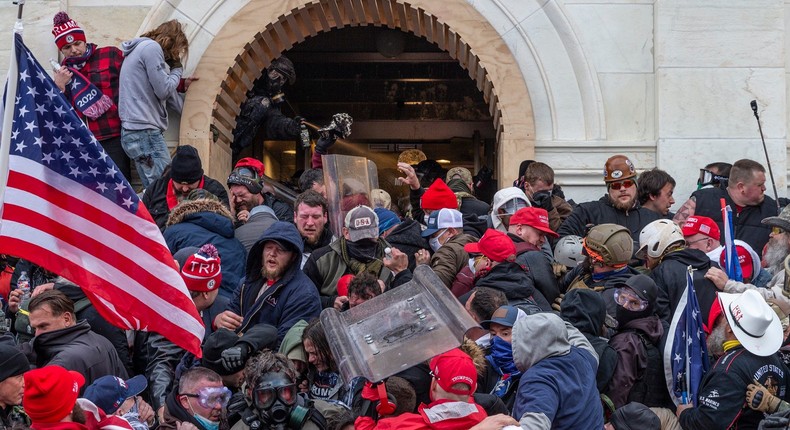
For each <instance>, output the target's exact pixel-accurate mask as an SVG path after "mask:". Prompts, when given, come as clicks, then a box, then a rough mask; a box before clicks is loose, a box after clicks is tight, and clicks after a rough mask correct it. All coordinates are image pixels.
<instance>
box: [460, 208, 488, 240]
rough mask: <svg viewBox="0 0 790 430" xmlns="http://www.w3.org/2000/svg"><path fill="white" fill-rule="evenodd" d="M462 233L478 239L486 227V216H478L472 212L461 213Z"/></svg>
mask: <svg viewBox="0 0 790 430" xmlns="http://www.w3.org/2000/svg"><path fill="white" fill-rule="evenodd" d="M462 219H463V222H464V233H466V234H468V235H470V236H472V237H474V238H475V239H480V238H481V237H483V234H485V232H486V229H488V217H482V218H481V217H480V216H478V215H475V214H473V213H467V214H463V218H462Z"/></svg>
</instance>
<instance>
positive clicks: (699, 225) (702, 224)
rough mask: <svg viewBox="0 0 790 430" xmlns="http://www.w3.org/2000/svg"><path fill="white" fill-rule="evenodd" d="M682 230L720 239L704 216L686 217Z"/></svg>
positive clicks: (714, 227)
mask: <svg viewBox="0 0 790 430" xmlns="http://www.w3.org/2000/svg"><path fill="white" fill-rule="evenodd" d="M511 222H512V221H511ZM682 230H683V236H694V235H695V234H697V233H701V234H704V235H705V236H708V237H710V238H711V239H714V240H719V239H720V238H721V233H720V232H719V226H718V225H717V224H716V222H715V221H713V220H712V219H711V218H708V217H706V216H699V215H694V216H690V217H688V219H686V223H685V224H683V227H682Z"/></svg>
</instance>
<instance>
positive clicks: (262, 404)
mask: <svg viewBox="0 0 790 430" xmlns="http://www.w3.org/2000/svg"><path fill="white" fill-rule="evenodd" d="M277 399H280V401H281V402H283V403H285V404H286V405H288V406H291V405H293V404H294V403H295V402H296V384H288V385H281V386H279V387H266V388H264V387H258V388H256V389H254V390H253V391H252V401H253V403H254V404H255V407H256V408H257V409H258V410H265V409H269V408H270V407H271V406H272V405H273V404H274V401H275V400H277Z"/></svg>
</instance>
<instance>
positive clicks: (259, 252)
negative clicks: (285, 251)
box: [247, 221, 304, 282]
mask: <svg viewBox="0 0 790 430" xmlns="http://www.w3.org/2000/svg"><path fill="white" fill-rule="evenodd" d="M270 240H276V241H278V242H280V243H282V244H284V245H286V246H289V247H290V248H291V250H292V251H294V252H295V253H296V256H295V258H294V262H293V263H292V264H291V267H289V268H288V270H287V271H286V273H284V274H283V278H282V279H283V280H286V279H290V278H291V277H292V276H293V272H294V271H295V270H294V269H299V262H300V261H302V253H304V242H303V241H302V236H301V235H299V230H297V229H296V226H295V225H293V223H290V222H285V221H277V222H276V223H274V224H272V225H271V227H269V228H268V229H267V230H266V231H265V232H264V233H263V235H262V236H261V237H260V239H258V241H257V242H255V244H254V245H252V248H250V253H249V255H248V256H247V281H249V282H255V281H257V280H258V279H260V278H261V267H262V264H261V257H262V256H263V245H264V244H265V243H266V242H267V241H270Z"/></svg>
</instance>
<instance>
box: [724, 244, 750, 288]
mask: <svg viewBox="0 0 790 430" xmlns="http://www.w3.org/2000/svg"><path fill="white" fill-rule="evenodd" d="M735 252H737V253H738V264H740V265H741V274H743V279H746V278H749V279H751V278H752V275H753V274H754V258H752V254H751V252H749V250H748V249H746V247H745V246H742V245H738V244H736V245H735ZM726 255H727V248H722V249H721V254H719V265H720V266H721V267H722V268H724V267H725V263H724V257H725V256H726ZM744 282H746V281H744Z"/></svg>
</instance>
